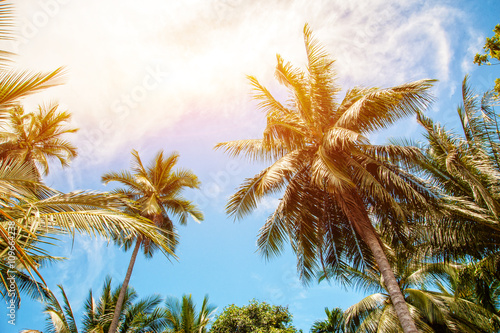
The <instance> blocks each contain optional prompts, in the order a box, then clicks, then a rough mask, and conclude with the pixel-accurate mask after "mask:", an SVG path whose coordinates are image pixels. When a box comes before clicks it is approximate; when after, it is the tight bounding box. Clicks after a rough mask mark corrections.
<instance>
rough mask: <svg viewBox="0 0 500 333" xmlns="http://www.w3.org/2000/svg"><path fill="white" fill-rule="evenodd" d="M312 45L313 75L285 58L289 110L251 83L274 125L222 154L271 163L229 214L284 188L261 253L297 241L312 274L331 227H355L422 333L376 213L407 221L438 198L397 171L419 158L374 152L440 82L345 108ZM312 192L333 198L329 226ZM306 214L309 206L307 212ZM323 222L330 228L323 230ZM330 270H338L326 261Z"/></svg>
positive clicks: (352, 96)
mask: <svg viewBox="0 0 500 333" xmlns="http://www.w3.org/2000/svg"><path fill="white" fill-rule="evenodd" d="M304 37H305V46H306V54H307V61H308V63H307V70H306V71H302V70H301V69H298V68H295V67H293V66H292V65H291V64H290V63H287V62H284V61H283V59H282V58H281V57H280V56H278V64H277V67H276V78H277V79H278V81H279V82H280V83H281V84H283V85H285V87H287V88H288V89H289V91H290V97H291V99H289V100H288V102H287V104H282V103H280V102H279V101H278V100H277V99H275V98H274V97H273V96H272V95H271V93H270V92H269V91H268V90H267V89H266V88H265V87H264V86H262V85H261V84H260V83H259V82H258V81H257V79H255V78H253V77H250V78H249V79H250V82H251V83H252V85H253V87H254V89H255V95H254V97H255V98H256V99H257V100H259V101H260V104H259V107H260V108H261V109H263V110H264V111H265V112H266V116H267V126H266V128H265V130H264V134H263V138H262V139H255V140H239V141H231V142H224V143H220V144H218V145H217V146H216V148H222V149H224V150H225V151H226V152H228V153H230V154H231V155H233V156H238V155H245V156H247V157H248V158H250V159H252V160H261V161H265V162H272V164H271V166H269V167H267V168H266V169H264V170H263V171H262V172H260V173H259V174H257V175H256V176H254V177H253V178H250V179H247V180H246V182H245V183H244V184H243V185H242V186H241V187H240V189H239V190H238V192H237V193H236V194H234V195H233V196H232V197H231V199H230V201H229V203H228V205H227V212H228V213H229V214H231V215H234V216H235V217H237V218H241V217H242V216H244V215H246V214H248V213H249V212H250V211H251V210H253V209H254V208H255V207H256V205H257V201H258V199H260V198H261V197H263V196H265V195H268V194H272V193H276V192H279V191H281V190H283V189H284V194H283V197H282V199H281V202H280V204H279V207H278V209H277V211H276V212H275V214H274V215H272V216H271V218H269V219H268V221H267V222H266V224H265V225H264V227H263V228H262V229H261V237H260V239H259V241H260V242H259V248H260V250H261V251H262V253H263V254H264V255H266V256H269V255H273V254H276V253H279V252H280V251H281V248H282V244H283V241H284V239H285V238H286V237H287V236H289V237H290V241H291V243H292V248H293V249H294V251H296V252H297V253H298V264H299V266H309V268H310V267H311V266H314V263H315V262H317V261H321V259H325V257H323V256H322V254H321V253H322V251H323V249H324V246H323V244H324V243H323V240H324V235H325V234H326V232H325V231H324V230H325V228H327V227H329V226H330V225H331V224H332V223H337V222H338V223H348V224H349V225H350V227H352V228H353V229H354V230H355V232H356V233H357V234H358V235H359V237H360V238H361V240H362V241H363V242H364V243H365V244H366V245H367V246H368V247H369V249H370V250H371V253H372V254H373V257H374V258H375V260H376V263H377V265H378V267H379V268H380V270H381V272H382V274H383V276H384V280H385V283H386V284H387V286H388V289H389V291H390V295H391V299H392V301H393V303H394V304H395V307H396V312H397V314H398V318H399V320H400V321H401V324H402V326H403V328H404V330H405V332H416V327H415V324H414V322H413V320H412V318H411V316H410V313H409V311H408V308H407V306H406V303H405V302H404V298H403V295H402V294H401V290H400V289H399V286H398V284H397V281H396V279H395V277H394V274H393V272H392V269H391V267H390V264H389V262H388V261H387V258H386V255H385V253H384V248H383V246H382V245H381V242H380V240H379V236H378V235H377V232H376V230H375V228H374V227H373V225H372V223H371V221H370V217H369V213H373V214H390V215H391V216H393V217H394V219H393V220H404V219H405V212H404V211H403V209H402V208H401V206H400V205H399V203H400V202H409V203H412V204H414V205H416V206H418V207H426V208H427V205H428V204H427V201H426V199H427V198H431V193H430V192H429V191H428V189H427V188H426V187H425V186H424V185H423V184H421V183H420V182H419V181H418V180H417V179H415V177H413V176H411V175H410V174H408V173H406V172H404V171H403V170H401V169H400V168H399V167H398V165H405V164H407V163H412V162H413V160H415V159H416V158H418V157H419V156H420V153H419V151H418V150H417V149H412V148H408V147H396V146H392V145H380V146H379V145H373V144H371V143H370V142H369V140H368V139H367V135H368V134H370V133H371V132H373V131H375V130H378V129H383V128H385V127H387V126H389V125H391V124H393V123H394V122H396V121H397V120H399V119H401V118H403V117H407V116H410V115H414V114H415V113H417V112H418V111H420V110H421V109H423V108H424V107H425V106H426V104H427V103H428V102H430V99H431V98H430V96H429V93H428V90H429V88H430V87H431V84H432V82H433V81H432V80H422V81H416V82H412V83H407V84H403V85H400V86H396V87H392V88H387V89H378V88H354V89H351V90H349V91H348V92H347V93H346V96H345V97H344V99H343V100H342V101H341V102H337V101H336V96H337V94H338V93H339V88H338V87H337V86H336V84H335V79H334V78H335V76H334V71H333V61H332V60H331V59H330V58H329V56H328V54H327V53H326V52H325V51H324V49H323V48H322V47H321V46H320V45H319V44H318V43H317V42H316V40H315V39H314V38H313V36H312V33H311V30H310V29H309V27H308V26H307V25H306V26H305V28H304ZM391 161H397V163H398V164H396V163H391ZM313 187H314V188H319V189H320V190H321V191H322V192H323V193H326V194H327V195H328V199H325V200H323V199H321V202H323V203H327V202H328V204H329V205H330V206H331V207H334V209H333V208H332V209H333V211H332V214H330V216H329V217H328V219H326V216H323V218H321V216H318V214H322V213H325V210H324V209H320V208H321V207H316V211H314V207H312V204H310V203H308V202H307V200H305V197H307V198H311V197H312V195H310V194H311V193H314V192H315V191H317V190H315V189H312V188H313ZM307 191H309V194H308V193H307ZM304 205H308V206H309V207H307V212H306V211H304V207H303V206H304ZM325 215H326V213H325ZM319 220H322V224H321V225H318V224H317V223H316V222H317V221H319ZM329 246H330V247H334V244H330V245H329ZM333 261H334V260H333ZM323 263H326V264H331V263H332V262H324V260H323ZM303 277H306V278H307V277H308V276H307V274H306V275H304V276H303Z"/></svg>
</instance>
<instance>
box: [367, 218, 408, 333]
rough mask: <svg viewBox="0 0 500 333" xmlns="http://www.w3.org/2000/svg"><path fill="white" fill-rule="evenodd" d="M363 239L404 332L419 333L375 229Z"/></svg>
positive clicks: (371, 229) (370, 230)
mask: <svg viewBox="0 0 500 333" xmlns="http://www.w3.org/2000/svg"><path fill="white" fill-rule="evenodd" d="M362 237H363V240H364V241H365V242H366V245H368V247H369V248H370V250H371V251H372V254H373V257H374V258H375V260H376V262H377V265H378V269H379V271H380V274H381V275H382V277H383V279H384V284H385V286H386V288H387V291H388V292H389V295H390V296H391V302H392V305H393V306H394V309H395V310H396V315H397V316H398V318H399V323H400V324H401V327H402V328H403V331H404V332H405V333H418V330H417V327H416V326H415V322H414V321H413V318H412V317H411V315H410V310H409V309H408V305H407V304H406V301H405V299H404V296H403V293H402V292H401V288H400V286H399V283H398V281H397V280H396V277H395V276H394V272H393V271H392V268H391V265H390V264H389V261H388V260H387V257H386V255H385V253H384V250H383V248H382V246H381V245H380V241H379V239H378V237H377V235H376V231H375V228H373V226H371V228H370V229H369V230H366V229H365V230H364V232H363V235H362Z"/></svg>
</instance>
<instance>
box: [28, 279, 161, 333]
mask: <svg viewBox="0 0 500 333" xmlns="http://www.w3.org/2000/svg"><path fill="white" fill-rule="evenodd" d="M58 287H59V290H60V291H61V294H62V297H63V303H62V305H61V303H60V302H59V301H58V299H57V297H55V295H54V294H53V293H52V292H50V297H49V299H48V301H47V305H46V306H45V310H44V312H45V314H46V315H47V318H46V319H47V331H48V332H49V333H78V327H77V325H76V322H77V321H76V319H75V314H74V312H73V309H72V308H71V304H70V302H69V300H68V298H67V296H66V292H65V291H64V288H63V287H62V286H60V285H59V286H58ZM120 290H121V286H118V287H117V288H116V289H114V290H112V289H111V278H109V277H108V278H106V280H105V282H104V285H103V288H102V292H101V295H100V296H99V298H98V299H97V301H96V299H95V298H94V296H93V294H92V290H90V291H89V296H88V297H87V299H86V301H85V305H84V314H83V320H82V326H83V327H82V331H83V332H107V331H108V329H109V326H110V324H111V319H112V314H113V312H114V309H115V307H116V302H117V300H118V295H119V293H120ZM137 297H138V296H137V293H136V292H135V290H134V289H133V288H130V287H129V288H127V292H126V295H125V302H124V306H123V308H122V312H121V314H120V326H119V332H120V333H142V332H161V331H162V329H163V328H164V326H165V323H166V321H165V318H164V316H165V311H164V310H163V309H162V308H161V307H160V306H159V305H160V304H161V301H162V299H161V297H160V296H158V295H152V296H149V297H146V298H143V299H140V300H137ZM25 332H26V333H27V332H30V331H25Z"/></svg>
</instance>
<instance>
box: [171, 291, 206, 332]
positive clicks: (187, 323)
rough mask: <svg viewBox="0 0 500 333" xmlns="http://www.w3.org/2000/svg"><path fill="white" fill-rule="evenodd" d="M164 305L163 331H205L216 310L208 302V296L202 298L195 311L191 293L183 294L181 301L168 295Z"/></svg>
mask: <svg viewBox="0 0 500 333" xmlns="http://www.w3.org/2000/svg"><path fill="white" fill-rule="evenodd" d="M165 305H166V307H165V319H166V327H167V330H166V331H165V333H205V332H206V331H207V330H206V326H207V325H208V323H209V322H210V320H211V319H212V317H213V315H214V313H215V310H216V307H215V306H213V305H211V304H208V296H205V297H204V298H203V303H202V305H201V309H200V311H199V312H197V311H196V306H195V305H194V303H193V300H192V299H191V295H183V296H182V300H181V301H179V299H177V298H175V297H169V298H167V300H166V301H165Z"/></svg>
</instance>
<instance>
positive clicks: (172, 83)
mask: <svg viewBox="0 0 500 333" xmlns="http://www.w3.org/2000/svg"><path fill="white" fill-rule="evenodd" d="M54 3H59V8H58V9H57V10H56V9H53V10H52V12H50V11H49V10H47V9H46V8H44V7H43V6H42V5H41V4H42V2H35V1H26V2H23V3H22V4H20V5H19V6H17V7H18V18H19V21H20V25H19V28H18V30H19V35H20V39H21V40H22V43H21V44H19V43H18V44H16V47H17V48H18V49H19V53H20V58H19V65H20V66H22V67H30V68H33V69H49V68H56V67H57V66H60V65H66V66H67V67H68V72H69V73H68V83H67V84H66V85H65V86H62V87H60V88H56V89H53V90H52V91H50V92H48V93H47V94H46V98H57V99H59V100H60V101H61V102H62V103H64V104H65V105H66V106H67V107H68V108H69V110H70V111H71V112H73V114H74V122H75V125H77V126H79V127H80V128H81V130H80V132H79V133H78V134H77V136H76V141H77V142H76V143H77V145H78V146H79V148H80V158H79V160H78V161H79V162H78V163H80V164H81V165H83V166H85V165H86V166H87V167H88V166H89V165H95V164H102V163H105V162H106V161H108V160H109V159H111V158H114V157H115V156H116V154H117V153H118V152H120V153H121V152H122V151H123V150H124V149H125V150H126V151H128V150H130V148H131V147H132V146H134V145H136V146H137V145H138V143H139V142H142V141H143V140H146V139H148V138H150V137H152V136H155V137H156V139H158V138H159V137H160V138H167V137H168V135H169V134H168V133H169V130H170V129H171V128H172V126H174V125H175V124H176V123H177V122H179V121H180V120H181V119H183V120H182V121H187V120H186V118H185V115H186V114H189V113H193V112H197V113H211V114H213V116H214V117H220V119H221V123H220V126H221V127H224V126H225V123H224V121H225V120H227V117H229V116H235V115H238V114H242V113H244V112H245V110H248V109H251V108H254V105H253V104H251V103H248V94H249V86H248V84H247V82H246V79H245V75H246V74H252V75H256V76H257V77H258V78H259V79H260V80H261V81H262V82H263V83H264V84H265V85H272V84H273V83H272V82H273V77H272V75H273V69H274V65H275V57H274V55H275V54H276V53H280V54H282V55H283V56H284V57H285V58H286V59H288V60H290V61H292V62H293V63H296V64H304V62H305V54H304V49H303V42H302V27H303V25H304V24H305V23H306V22H308V23H309V24H310V25H311V27H312V28H313V30H314V31H315V33H316V35H317V38H318V39H319V40H320V41H321V42H322V43H323V44H324V45H325V46H326V48H327V50H329V51H330V52H331V54H332V56H333V57H335V58H336V59H337V70H338V76H339V78H340V79H341V81H342V83H343V84H344V85H345V86H346V87H349V86H352V85H359V84H361V85H377V86H389V85H395V84H400V83H402V82H405V81H409V80H415V79H420V78H424V77H431V78H437V79H440V80H441V82H442V83H441V84H442V85H443V84H446V82H447V81H448V80H449V76H450V61H451V59H452V57H453V50H452V46H451V44H450V33H451V29H456V27H457V26H460V24H457V22H460V21H461V20H462V16H461V13H460V11H459V10H457V9H455V8H453V7H451V5H435V4H434V2H432V1H423V2H422V1H405V2H401V1H395V0H394V1H386V0H384V1H382V0H377V1H368V0H357V1H349V2H345V1H326V0H323V1H315V2H314V3H311V2H310V1H305V0H297V1H273V2H269V1H252V2H247V1H237V0H212V1H183V2H182V3H176V2H168V1H149V2H147V3H141V2H137V1H130V0H127V1H116V0H115V1H107V2H105V3H103V2H102V1H97V0H89V1H85V2H84V3H83V2H78V1H60V2H57V1H56V0H55V1H54ZM118 8H119V9H118ZM51 13H52V14H51ZM37 15H38V16H37ZM43 15H45V16H46V17H47V20H46V22H45V21H43V19H42V17H43ZM285 22H286V23H285ZM30 24H31V25H32V26H34V27H35V30H36V32H35V33H31V34H27V33H26V31H28V30H27V28H26V27H27V26H29V25H30ZM452 27H453V28H452ZM39 99H40V98H39V97H37V99H33V100H30V101H34V100H36V101H39ZM249 123H251V122H249ZM194 130H196V129H194ZM200 130H201V129H200ZM232 130H233V131H234V132H235V133H237V132H238V131H239V129H238V128H232Z"/></svg>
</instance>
